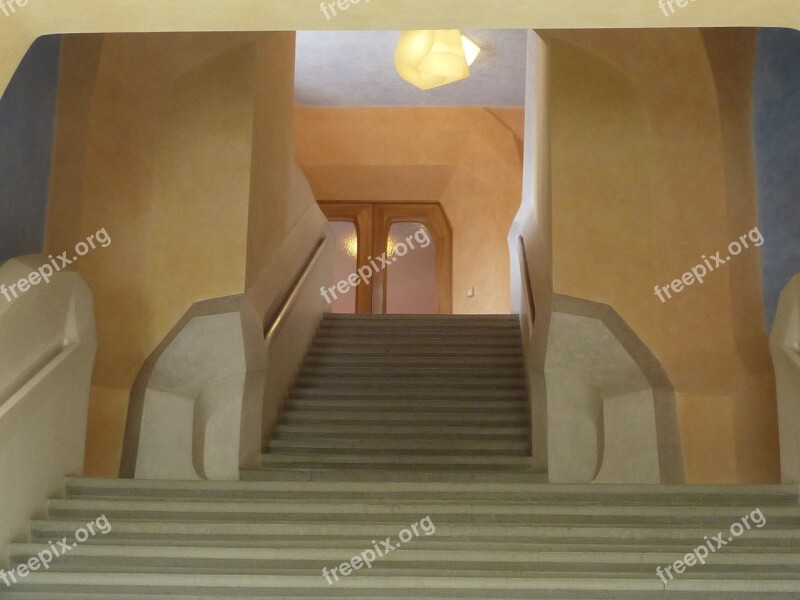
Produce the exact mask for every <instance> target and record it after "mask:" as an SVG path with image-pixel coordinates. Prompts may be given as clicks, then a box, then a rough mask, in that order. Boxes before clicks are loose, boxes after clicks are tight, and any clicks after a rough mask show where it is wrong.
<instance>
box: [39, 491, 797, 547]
mask: <svg viewBox="0 0 800 600" xmlns="http://www.w3.org/2000/svg"><path fill="white" fill-rule="evenodd" d="M762 511H763V514H764V516H765V517H766V520H767V523H769V527H770V529H773V528H794V529H797V528H798V527H800V507H796V506H794V507H786V506H773V507H766V508H763V509H762ZM99 514H106V515H107V516H108V518H109V519H111V520H112V521H115V520H124V519H129V518H137V519H146V520H176V519H179V520H200V521H218V522H226V521H230V522H237V521H238V522H282V523H287V522H308V523H311V522H318V521H330V520H332V519H335V520H336V521H337V522H346V521H353V520H356V521H359V522H362V523H369V522H373V521H376V522H399V523H404V522H407V523H414V522H417V521H419V519H420V518H422V516H426V515H429V516H431V517H432V518H433V520H434V522H435V523H441V524H456V523H476V522H479V523H507V524H519V525H525V524H528V525H534V524H547V525H563V526H567V525H584V526H586V525H602V526H612V525H620V526H628V527H633V526H645V525H659V526H665V525H672V526H675V527H681V526H689V525H693V526H697V525H707V526H709V527H717V528H718V530H719V531H723V532H725V535H726V536H727V537H728V538H729V539H730V541H733V542H735V541H737V540H734V539H733V538H732V536H728V528H729V527H730V524H731V523H735V522H738V521H740V520H741V519H742V516H743V511H742V507H738V506H728V507H705V506H669V507H665V506H614V505H611V506H569V505H567V506H562V505H545V504H534V505H530V504H527V503H519V502H486V503H480V502H461V503H459V502H447V503H437V502H431V501H420V502H406V501H404V502H395V501H393V500H391V499H389V500H379V499H375V500H369V501H366V500H353V501H347V500H343V499H340V500H337V501H336V502H335V503H333V502H319V501H304V500H292V501H281V500H274V501H273V500H269V499H267V500H262V501H259V500H248V499H239V500H236V501H232V500H224V501H222V500H173V501H170V500H155V499H153V500H130V499H124V498H121V499H115V498H104V499H100V500H91V499H84V498H81V499H71V498H67V499H56V500H51V501H49V503H48V515H49V516H50V517H53V518H57V519H81V518H96V517H97V515H99ZM755 529H757V528H756V526H755V525H752V526H751V530H750V531H752V530H755ZM747 533H748V532H745V533H744V535H747Z"/></svg>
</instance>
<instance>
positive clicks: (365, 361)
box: [303, 354, 525, 371]
mask: <svg viewBox="0 0 800 600" xmlns="http://www.w3.org/2000/svg"><path fill="white" fill-rule="evenodd" d="M303 364H304V365H305V366H306V367H308V368H320V369H323V368H324V369H335V368H351V369H368V370H373V371H380V370H381V369H383V368H387V369H440V368H441V369H443V370H444V369H450V368H453V369H486V370H490V369H499V368H508V369H516V368H520V369H522V368H524V366H525V361H524V360H523V358H522V355H519V356H516V357H511V356H495V357H491V356H478V357H476V358H472V359H469V360H465V359H464V357H443V356H438V357H436V359H435V362H434V363H432V362H431V359H430V358H414V357H404V358H403V359H402V360H400V361H398V360H396V359H389V358H386V357H383V356H373V355H364V356H362V357H360V358H359V359H358V360H356V359H355V358H353V357H351V356H341V355H339V354H331V355H328V356H326V357H320V356H315V355H308V356H306V358H305V360H304V362H303Z"/></svg>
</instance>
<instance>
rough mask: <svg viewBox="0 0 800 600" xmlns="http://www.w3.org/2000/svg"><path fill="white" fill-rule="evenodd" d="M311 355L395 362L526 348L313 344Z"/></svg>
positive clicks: (518, 353)
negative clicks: (375, 358) (392, 360)
mask: <svg viewBox="0 0 800 600" xmlns="http://www.w3.org/2000/svg"><path fill="white" fill-rule="evenodd" d="M308 354H309V356H311V357H322V358H327V357H329V356H336V355H339V356H341V355H348V356H352V357H353V358H354V359H358V360H360V359H361V358H373V357H384V358H386V357H389V358H392V359H394V360H395V361H401V360H405V359H406V358H416V359H420V358H426V359H428V360H429V361H432V360H434V359H435V360H437V361H438V360H439V359H440V358H462V357H463V359H464V360H470V359H472V360H474V361H480V360H482V359H483V358H484V357H489V358H495V357H513V358H520V359H521V358H522V348H520V347H511V346H510V347H503V346H475V347H462V346H460V345H453V346H450V345H442V346H436V347H434V346H414V345H409V346H392V345H385V346H378V347H364V346H363V345H361V344H349V345H341V346H330V345H328V346H316V345H314V346H312V347H311V349H310V350H309V353H308Z"/></svg>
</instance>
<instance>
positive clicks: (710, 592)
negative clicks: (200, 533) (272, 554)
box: [7, 569, 800, 600]
mask: <svg viewBox="0 0 800 600" xmlns="http://www.w3.org/2000/svg"><path fill="white" fill-rule="evenodd" d="M364 572H365V570H363V569H362V570H361V571H359V572H358V575H361V574H362V573H364ZM664 588H665V585H664V584H663V582H662V581H661V579H659V578H658V577H655V576H654V575H653V574H651V575H642V576H614V575H610V576H606V577H602V576H598V575H597V574H591V575H588V576H586V577H575V576H573V575H570V574H568V573H565V574H563V576H560V577H558V576H556V577H551V576H547V575H540V576H536V575H531V574H530V570H529V571H528V572H527V573H526V574H525V575H524V576H521V577H508V576H506V575H504V576H501V577H463V576H456V577H446V576H444V577H403V576H396V575H395V576H392V575H378V576H371V577H369V576H367V577H361V576H353V575H351V576H350V577H345V578H341V579H340V581H338V582H335V583H334V584H333V585H332V584H329V583H328V582H327V580H326V578H325V577H323V576H322V575H321V573H320V574H318V575H315V576H312V575H305V576H303V575H202V574H193V575H185V574H178V575H176V574H163V573H161V574H151V573H138V574H137V573H93V572H87V573H50V572H41V571H39V572H36V573H33V574H31V575H29V576H28V577H27V578H26V579H25V580H23V581H22V582H20V583H18V584H16V586H15V587H14V593H15V594H19V596H20V597H25V596H24V594H23V591H30V592H42V593H50V594H57V597H64V595H65V594H81V593H84V594H85V593H102V594H109V595H110V596H109V597H114V598H117V599H118V598H120V597H121V596H120V594H161V595H169V596H170V597H175V596H177V597H184V598H209V599H210V598H216V599H219V598H259V597H260V598H309V599H310V598H340V599H341V598H411V599H414V598H416V599H428V598H431V599H432V598H476V599H477V598H480V599H483V600H501V599H512V598H513V599H525V600H532V599H534V600H535V599H537V598H542V599H543V600H544V599H557V598H561V599H565V600H566V599H574V600H575V599H582V598H593V599H595V600H600V599H612V598H613V599H618V598H621V599H626V598H627V599H634V598H635V599H636V600H639V599H650V598H653V597H664V598H672V599H676V600H677V599H679V598H716V599H719V600H733V599H734V598H735V599H736V600H739V599H742V600H744V599H749V598H753V597H759V598H761V597H766V598H770V599H771V600H779V599H780V600H788V599H792V600H797V597H798V596H797V594H798V592H800V581H798V580H796V579H795V578H793V577H791V576H788V577H786V578H784V579H775V580H771V581H764V580H758V579H749V578H748V577H747V576H746V575H739V576H737V577H733V576H729V575H724V576H721V577H720V578H701V577H699V576H696V575H695V574H694V573H692V575H691V576H685V577H682V578H679V579H676V580H675V581H673V582H671V583H670V584H669V586H668V588H667V590H668V591H667V593H662V592H663V590H664ZM7 597H8V596H7ZM51 597H53V596H51Z"/></svg>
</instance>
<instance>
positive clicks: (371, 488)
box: [64, 472, 800, 536]
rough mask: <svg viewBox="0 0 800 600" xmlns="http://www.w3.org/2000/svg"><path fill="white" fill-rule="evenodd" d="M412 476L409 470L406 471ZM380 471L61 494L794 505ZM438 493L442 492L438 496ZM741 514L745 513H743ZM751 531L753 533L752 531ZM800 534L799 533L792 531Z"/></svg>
mask: <svg viewBox="0 0 800 600" xmlns="http://www.w3.org/2000/svg"><path fill="white" fill-rule="evenodd" d="M411 474H413V472H412V473H411ZM394 476H396V474H389V473H387V474H385V477H384V479H383V480H382V481H381V482H380V483H379V484H376V483H370V482H357V481H352V482H350V481H339V482H326V481H322V482H320V481H313V480H312V481H300V482H294V481H289V482H285V483H281V482H273V483H269V484H264V483H251V482H243V481H159V480H142V479H88V478H82V477H74V478H68V479H67V480H66V481H65V484H64V489H65V493H66V495H67V496H68V497H70V498H75V499H78V498H81V497H96V498H100V497H103V498H105V497H112V498H113V497H123V498H153V497H158V496H162V497H168V498H176V499H177V498H201V499H209V498H250V499H264V498H269V497H270V496H272V495H274V494H278V493H283V492H297V493H306V494H322V495H325V496H327V497H334V496H336V495H340V494H346V495H351V494H361V493H368V494H380V495H381V496H382V497H386V498H398V497H399V496H400V495H408V494H416V495H417V496H418V497H421V498H428V499H434V498H436V499H446V500H453V499H455V500H458V499H465V498H467V497H472V496H475V495H481V494H485V495H487V496H490V497H491V498H492V499H498V500H505V499H512V496H513V499H515V500H519V501H521V502H525V503H527V504H542V503H544V504H558V505H567V504H569V505H614V506H628V505H632V506H642V505H646V506H659V507H662V506H703V507H708V506H718V507H723V506H728V507H731V506H733V507H741V508H750V509H752V507H754V506H760V507H765V506H786V507H797V506H798V488H797V487H796V486H794V485H770V486H738V485H633V484H629V485H625V484H605V485H604V484H558V483H550V484H541V483H535V482H533V481H524V482H511V483H509V482H497V481H494V480H493V479H492V477H491V476H492V473H491V472H488V473H487V478H486V479H485V480H480V481H435V482H425V481H415V482H413V483H410V482H406V481H398V480H394V479H392V477H394ZM442 494H444V495H446V497H443V496H442ZM743 514H744V513H743ZM751 533H756V531H753V530H751ZM797 535H798V536H800V532H797Z"/></svg>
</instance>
